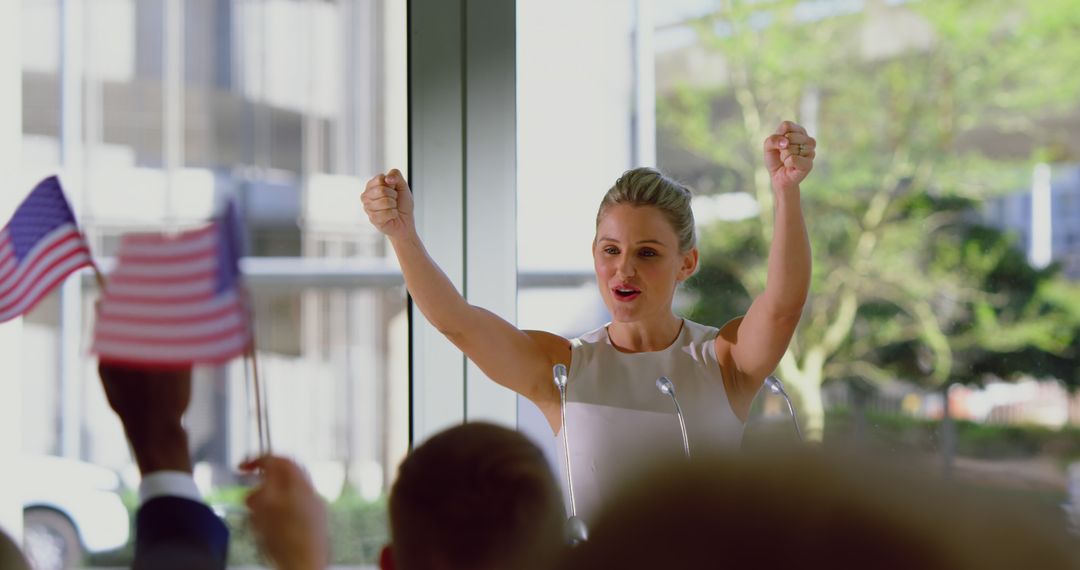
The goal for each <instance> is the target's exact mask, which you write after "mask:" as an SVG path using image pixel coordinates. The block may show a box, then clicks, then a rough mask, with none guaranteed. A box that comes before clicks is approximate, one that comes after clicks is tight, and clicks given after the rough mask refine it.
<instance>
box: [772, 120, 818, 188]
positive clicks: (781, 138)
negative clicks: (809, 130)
mask: <svg viewBox="0 0 1080 570" xmlns="http://www.w3.org/2000/svg"><path fill="white" fill-rule="evenodd" d="M816 148H817V141H816V140H814V137H811V136H810V135H808V134H806V129H804V128H803V127H802V126H800V125H797V124H795V123H793V122H791V121H784V122H782V123H780V126H779V127H777V128H776V133H775V134H772V135H769V136H768V137H767V138H766V139H765V168H766V169H767V170H768V171H769V178H771V179H772V187H773V190H774V191H776V192H782V191H788V190H797V189H798V188H799V183H800V182H802V181H803V179H804V178H806V176H807V175H808V174H810V171H811V170H813V168H814V157H815V156H817V152H816Z"/></svg>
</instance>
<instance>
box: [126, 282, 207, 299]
mask: <svg viewBox="0 0 1080 570" xmlns="http://www.w3.org/2000/svg"><path fill="white" fill-rule="evenodd" d="M214 284H215V282H214V279H213V278H210V279H206V278H203V279H199V280H197V281H180V282H179V283H168V284H166V283H160V284H157V285H154V284H146V285H144V284H140V283H131V282H124V281H121V282H119V283H115V282H114V283H110V284H109V295H111V296H113V297H114V298H120V299H124V298H128V299H130V298H132V297H142V298H147V299H169V300H173V299H180V298H185V297H210V296H212V295H213V294H214Z"/></svg>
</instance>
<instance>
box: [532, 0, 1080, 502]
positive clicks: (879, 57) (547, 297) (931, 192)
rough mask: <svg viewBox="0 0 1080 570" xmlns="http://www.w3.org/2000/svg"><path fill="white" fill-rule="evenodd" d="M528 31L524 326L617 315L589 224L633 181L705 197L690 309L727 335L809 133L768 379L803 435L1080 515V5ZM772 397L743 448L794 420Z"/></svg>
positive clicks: (932, 8)
mask: <svg viewBox="0 0 1080 570" xmlns="http://www.w3.org/2000/svg"><path fill="white" fill-rule="evenodd" d="M954 4H955V5H954ZM518 12H519V15H518V17H519V26H518V50H519V53H518V68H519V69H518V75H519V93H518V97H519V110H518V114H519V172H518V175H519V178H518V187H519V196H518V215H519V240H520V241H519V247H518V251H519V256H518V262H519V268H520V271H521V272H522V279H521V281H520V291H519V297H518V301H519V324H520V325H521V326H523V327H526V328H541V329H546V330H550V331H552V332H556V333H560V334H566V335H570V336H576V335H577V334H580V333H581V332H583V331H587V330H590V329H591V328H593V327H595V326H598V325H599V324H602V323H603V322H605V321H606V320H607V319H608V318H609V317H608V315H607V313H606V311H605V310H604V307H603V305H602V303H601V301H600V298H599V296H598V294H597V292H596V291H595V284H594V283H592V280H591V273H592V265H591V258H590V256H589V244H590V240H591V239H592V236H593V228H594V216H595V214H596V208H597V206H598V205H599V201H600V198H601V196H602V195H603V192H604V191H606V190H607V189H608V188H609V187H610V186H611V185H612V183H613V182H614V180H615V179H616V178H617V177H618V175H619V174H620V173H621V172H622V171H623V170H625V169H627V168H630V167H632V166H639V165H643V166H658V167H659V168H660V169H661V170H663V171H664V172H665V173H666V174H668V175H669V176H671V177H673V178H675V179H677V180H680V181H682V182H684V183H686V184H688V185H689V186H691V187H692V188H693V189H694V191H695V193H696V198H695V201H694V211H695V216H696V218H697V223H698V231H699V243H700V250H701V265H700V270H699V272H698V274H697V275H696V276H695V277H694V278H693V279H692V280H691V281H690V282H688V283H687V284H686V285H685V286H684V287H683V288H682V290H681V292H680V293H679V294H678V295H677V298H676V310H677V311H679V312H681V313H682V314H684V315H686V316H688V317H690V318H692V319H694V320H698V321H701V322H704V323H705V324H709V325H713V326H719V325H721V324H723V323H724V322H726V321H727V320H728V319H730V318H732V317H735V316H737V315H740V314H742V313H743V312H745V310H746V309H747V307H748V305H749V302H750V300H751V299H752V298H753V297H754V296H755V295H757V294H759V293H760V292H761V290H762V287H763V285H764V276H765V259H766V253H767V251H768V249H767V244H768V236H769V234H770V232H771V227H772V207H771V204H772V196H771V191H770V188H769V186H768V180H767V178H763V177H762V176H761V175H760V173H761V171H762V169H763V165H762V159H761V144H762V141H763V140H764V138H765V137H766V136H767V135H768V134H770V133H771V132H772V130H773V129H774V128H776V126H777V125H778V124H779V123H780V121H781V120H784V119H793V120H795V121H797V122H799V123H801V124H803V125H805V126H806V127H807V128H808V129H809V131H810V133H811V134H812V135H813V136H815V137H817V139H818V141H819V151H818V158H817V162H816V167H815V171H814V172H813V173H812V174H811V175H810V178H809V179H808V181H807V182H806V183H805V184H804V186H803V188H802V204H803V207H804V210H805V212H806V217H807V223H808V226H809V229H810V235H811V239H812V243H813V250H814V279H813V284H812V287H811V298H810V301H809V304H808V305H807V308H806V312H805V314H804V316H803V319H802V322H801V324H800V327H799V330H798V331H797V333H796V336H795V339H794V341H793V343H792V345H791V349H790V350H789V352H788V355H787V357H785V359H784V361H783V362H782V363H781V365H780V366H779V368H778V369H777V372H776V374H777V376H778V377H780V378H781V380H782V381H783V382H784V383H786V385H787V387H788V391H789V392H791V394H792V396H793V399H794V400H795V404H796V408H797V410H798V411H799V416H800V417H799V419H800V422H801V425H802V427H803V431H805V432H807V435H808V436H809V437H811V438H814V439H817V440H822V441H823V442H824V444H825V445H826V446H836V447H851V448H856V449H861V450H867V451H870V450H873V451H876V452H880V453H885V454H889V455H894V456H904V457H907V456H910V457H917V458H920V459H924V460H926V461H927V462H929V464H935V463H937V464H940V465H943V467H942V469H941V472H942V473H943V475H944V476H949V477H954V478H957V479H960V480H963V481H978V482H979V483H980V484H984V485H986V486H989V487H990V488H992V489H994V490H995V491H996V492H1000V493H1006V494H1009V493H1018V494H1024V493H1027V494H1026V495H1025V497H1026V498H1029V499H1033V500H1034V502H1036V503H1038V504H1041V505H1044V506H1047V507H1049V509H1051V510H1053V514H1054V516H1058V513H1057V511H1056V509H1057V506H1058V505H1059V504H1061V503H1065V504H1067V505H1073V507H1070V508H1075V506H1076V505H1080V497H1077V496H1075V489H1076V488H1077V480H1076V474H1077V473H1078V472H1080V471H1078V468H1077V467H1076V465H1075V464H1072V463H1070V462H1071V461H1072V460H1073V459H1074V457H1075V455H1076V453H1077V450H1078V449H1080V447H1077V443H1076V441H1077V439H1076V437H1077V433H1080V432H1077V431H1076V427H1075V424H1076V422H1077V421H1078V418H1077V416H1076V410H1077V409H1078V408H1077V401H1078V400H1077V397H1076V396H1075V395H1074V394H1073V388H1074V387H1075V386H1076V384H1077V382H1078V381H1080V377H1078V376H1077V372H1076V371H1077V370H1078V369H1080V360H1078V358H1080V354H1078V353H1077V351H1076V346H1078V340H1080V336H1078V335H1080V319H1078V317H1077V312H1076V306H1077V304H1078V302H1080V285H1078V284H1077V283H1076V281H1075V279H1076V277H1077V272H1076V267H1077V262H1076V260H1077V259H1078V258H1080V255H1078V252H1080V250H1077V244H1078V243H1080V239H1073V237H1074V236H1073V234H1074V233H1076V232H1075V229H1074V228H1075V227H1076V226H1077V223H1080V220H1078V219H1077V218H1076V214H1075V210H1076V208H1075V207H1074V205H1075V204H1076V203H1078V201H1077V200H1076V199H1075V197H1076V195H1077V192H1078V191H1080V190H1078V188H1080V185H1078V181H1080V177H1078V175H1077V172H1078V167H1077V164H1078V162H1080V156H1078V155H1077V154H1076V152H1075V150H1074V147H1075V146H1076V145H1075V144H1071V143H1069V142H1068V141H1075V139H1076V136H1075V133H1074V131H1075V122H1076V120H1077V110H1076V105H1075V101H1076V100H1077V97H1078V95H1080V85H1078V84H1077V83H1076V82H1075V81H1072V80H1068V79H1066V78H1068V77H1072V76H1073V75H1074V74H1071V73H1070V71H1069V70H1070V68H1071V67H1072V66H1075V65H1076V64H1077V63H1078V61H1077V57H1078V56H1077V52H1076V50H1075V45H1073V43H1075V42H1073V41H1072V40H1070V39H1069V38H1070V37H1071V36H1070V33H1071V32H1069V31H1067V30H1073V31H1075V26H1076V25H1077V22H1078V21H1080V10H1077V8H1076V7H1075V6H1072V5H1069V4H1067V3H1065V4H1062V3H1056V4H1050V3H1045V4H1039V5H1031V6H1025V7H1024V8H1016V7H1015V6H1014V5H1007V3H995V2H989V3H984V4H982V5H980V8H979V10H977V11H976V12H972V11H971V10H970V9H967V5H962V3H953V2H939V1H934V2H884V3H882V2H876V3H874V2H867V3H863V2H777V3H762V2H716V1H712V0H700V1H696V0H688V1H680V2H650V1H647V0H642V1H638V2H617V1H612V2H594V3H590V4H589V5H588V7H582V6H581V5H579V3H573V2H545V3H542V4H538V3H531V2H519V3H518ZM555 35H557V36H558V37H559V38H560V41H557V42H552V41H550V38H551V37H553V36H555ZM1069 125H1073V127H1070V126H1069ZM539 275H545V276H546V279H545V280H544V281H542V283H543V284H544V287H542V288H538V287H535V286H532V285H535V284H536V283H540V282H539V281H536V280H535V279H536V277H537V276H539ZM530 276H531V278H532V279H530ZM583 282H587V284H585V285H582V283H583ZM760 400H761V402H760V405H756V406H755V408H754V412H753V414H754V416H753V419H752V424H753V428H754V429H751V430H749V433H754V434H761V433H769V432H770V430H771V429H772V427H777V429H782V426H784V425H789V418H786V417H785V415H786V408H785V407H784V406H781V405H780V404H779V402H777V401H775V400H773V399H771V398H768V397H764V396H762V397H761V398H760ZM774 420H775V421H774ZM785 437H786V435H785ZM755 441H760V442H763V443H762V444H763V445H768V441H769V440H768V438H766V439H763V440H755ZM1069 489H1072V490H1073V493H1074V494H1073V495H1070V494H1069ZM1022 490H1024V491H1022ZM1029 491H1030V492H1029ZM1070 512H1074V511H1070Z"/></svg>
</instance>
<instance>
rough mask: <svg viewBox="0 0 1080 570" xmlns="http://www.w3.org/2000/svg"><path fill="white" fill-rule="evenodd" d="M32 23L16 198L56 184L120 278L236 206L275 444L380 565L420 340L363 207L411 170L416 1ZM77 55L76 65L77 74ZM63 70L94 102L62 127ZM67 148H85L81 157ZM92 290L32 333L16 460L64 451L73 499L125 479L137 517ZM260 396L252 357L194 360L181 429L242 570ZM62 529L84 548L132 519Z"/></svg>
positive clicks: (26, 345)
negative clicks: (169, 235) (155, 239)
mask: <svg viewBox="0 0 1080 570" xmlns="http://www.w3.org/2000/svg"><path fill="white" fill-rule="evenodd" d="M75 4H77V5H78V9H77V10H75V9H72V8H71V6H72V5H75ZM65 5H66V6H68V9H69V10H71V11H70V12H68V13H67V14H66V17H67V18H69V19H70V29H73V30H75V32H74V33H73V35H70V36H69V35H64V34H62V33H61V32H60V25H61V21H62V20H63V17H64V14H62V12H61V10H62V9H63V7H64V6H65ZM20 18H21V19H22V20H23V24H24V25H23V29H24V30H26V32H25V33H24V35H23V44H22V45H23V51H22V53H23V57H22V86H23V87H22V89H23V110H22V116H23V128H22V149H23V156H24V158H25V160H24V161H23V162H22V171H21V172H20V173H19V176H20V180H21V184H20V186H19V189H18V191H19V192H28V191H29V190H30V188H32V186H33V184H34V183H36V182H37V181H38V180H40V179H41V178H43V177H44V176H47V175H50V174H53V173H58V172H59V173H61V174H62V179H63V182H64V185H65V190H66V192H67V193H68V195H69V197H70V199H71V200H72V202H73V204H74V205H75V207H76V208H77V210H78V215H79V218H80V220H81V222H82V226H83V227H82V229H83V230H84V232H85V233H86V235H87V237H88V238H89V240H90V245H91V248H92V250H93V253H94V256H95V258H96V259H98V260H99V262H100V263H101V264H102V266H103V267H105V268H108V267H109V265H110V262H111V259H112V256H114V255H115V254H116V248H117V244H118V241H119V238H120V236H122V235H123V234H125V233H128V232H132V231H177V230H182V229H186V228H190V227H195V226H197V225H200V224H202V223H205V221H206V220H207V219H208V218H209V217H210V216H212V215H214V213H215V212H218V211H220V209H221V207H222V206H223V204H224V203H225V201H226V200H233V201H234V202H235V203H236V204H237V206H238V208H239V210H240V211H241V213H242V216H243V219H244V232H245V238H246V242H247V246H248V247H247V249H248V256H249V257H248V258H247V259H245V260H244V262H243V269H244V270H245V272H246V274H247V282H248V286H249V289H250V293H251V298H252V305H253V308H254V319H255V331H256V339H257V349H258V359H259V363H258V364H259V372H260V378H261V380H262V382H263V384H264V386H265V392H266V396H267V400H268V417H269V425H270V434H271V438H272V442H273V450H274V452H276V453H278V454H281V455H286V456H290V457H293V458H295V459H297V460H298V461H299V462H300V463H301V464H303V465H304V466H305V467H306V468H307V469H308V470H309V472H310V473H311V475H312V478H313V480H314V482H315V485H316V487H317V489H318V491H319V492H320V493H321V494H323V495H324V496H325V497H326V498H327V499H328V500H329V501H330V502H331V507H330V511H331V517H332V519H331V520H332V524H333V526H334V528H333V529H332V534H333V535H334V536H333V540H334V547H333V553H334V562H335V564H343V565H347V566H356V565H362V564H373V563H374V562H375V561H376V559H377V555H378V550H379V548H381V546H382V544H383V543H384V542H385V540H386V538H387V531H386V527H385V520H386V516H385V494H386V492H387V491H388V489H389V486H390V484H391V483H392V481H393V478H394V475H395V472H396V469H397V465H398V463H399V462H400V460H401V458H402V457H403V456H404V454H405V452H406V450H407V447H408V437H409V431H408V429H409V421H408V409H409V408H408V405H409V403H408V345H407V342H408V332H407V317H406V312H405V308H406V307H405V291H404V288H403V286H402V285H401V284H400V279H394V278H393V277H391V278H389V279H387V278H384V277H379V278H375V277H374V276H385V275H387V274H389V275H391V276H392V275H393V274H394V272H393V271H392V270H391V271H389V272H388V271H387V269H390V266H388V263H389V262H388V259H387V248H386V247H385V244H384V240H383V239H382V238H381V236H380V235H378V234H377V233H376V232H375V230H374V229H372V228H371V226H370V224H368V223H366V218H365V216H364V214H363V211H362V209H361V205H360V201H359V194H360V190H361V189H362V187H363V184H364V182H365V181H366V179H367V178H368V177H369V176H370V175H371V173H372V172H375V171H378V170H380V169H382V168H384V166H385V164H404V162H405V157H406V153H407V149H406V141H405V140H404V136H403V135H402V134H401V133H405V132H406V116H405V106H404V101H405V99H406V86H405V75H404V74H403V73H402V72H400V71H399V70H403V69H405V61H406V60H405V58H406V54H405V25H406V22H405V9H404V4H403V3H399V2H390V1H381V0H380V1H376V2H362V3H361V2H348V1H320V2H304V1H296V0H266V1H263V0H190V1H189V0H180V1H177V0H101V1H95V2H82V3H70V2H69V3H61V2H56V1H51V2H50V1H46V2H40V1H37V0H23V1H22V10H21V13H20ZM65 41H67V42H75V43H76V45H78V46H80V47H81V48H82V49H80V50H79V51H78V53H77V55H78V56H79V57H77V58H72V57H68V59H66V60H65V59H64V57H63V56H62V54H63V53H64V42H65ZM69 49H70V47H69ZM63 65H69V66H72V67H70V69H71V72H72V73H73V77H75V78H76V79H77V81H76V82H75V83H74V85H76V86H77V87H76V88H77V89H78V90H77V91H76V92H69V93H67V95H70V96H72V97H74V100H75V101H76V103H77V104H76V105H75V106H74V108H76V109H79V115H78V116H75V117H72V118H71V120H72V121H73V123H71V125H75V126H74V127H73V128H72V127H70V125H69V126H68V127H66V128H70V129H72V130H67V131H64V130H62V129H61V120H62V116H61V99H62V97H61V95H62V91H61V87H62V83H63V82H62V81H61V79H62V71H63V68H62V66H63ZM63 85H68V84H67V83H63ZM373 85H380V86H382V87H381V88H378V89H372V88H371V86H373ZM61 132H65V133H73V134H65V136H69V138H70V137H74V139H70V140H62V138H61ZM65 153H76V154H70V155H68V157H67V159H68V163H67V164H65V163H64V160H63V159H64V156H63V155H64V154H65ZM72 157H74V158H72ZM7 191H8V192H15V191H16V189H15V188H9V189H8V190H7ZM72 279H76V278H75V277H73V278H72ZM98 295H99V292H98V291H97V288H96V286H95V285H94V284H93V279H92V277H90V276H89V275H84V276H83V294H82V295H81V297H79V298H75V299H73V300H72V301H71V302H74V303H77V304H79V305H81V309H80V311H78V313H77V314H78V315H81V319H79V322H76V321H70V320H65V318H64V317H62V311H61V294H60V292H59V291H58V292H55V293H53V294H52V295H51V296H49V297H48V298H47V299H46V300H45V301H43V302H42V303H41V304H40V305H39V306H38V307H37V308H35V309H34V310H33V311H32V312H31V313H30V314H29V315H28V316H27V317H26V318H25V319H24V320H23V324H22V332H21V335H20V336H21V346H22V349H23V352H24V354H26V355H28V358H26V359H25V360H24V362H23V376H24V377H25V378H28V379H34V381H32V382H31V381H28V382H25V383H23V385H22V387H21V399H22V402H23V409H24V410H25V411H24V413H23V420H22V436H21V445H22V449H23V451H24V452H25V454H26V456H27V457H45V456H60V455H63V456H65V460H66V461H67V463H63V464H60V463H54V464H53V465H52V466H51V467H50V466H45V467H42V469H54V470H55V469H59V470H60V471H58V472H57V474H56V475H55V477H56V480H57V481H64V482H67V483H70V484H71V485H72V486H77V485H78V483H79V482H78V481H76V480H75V479H73V478H72V477H73V476H72V475H71V473H72V472H73V471H72V470H73V469H77V468H79V466H80V465H85V464H90V465H93V466H96V467H101V468H103V469H104V470H105V471H104V473H114V474H116V475H118V476H119V480H118V485H115V486H110V487H109V488H108V489H106V490H105V491H106V492H107V493H108V494H109V495H110V497H111V498H110V499H108V500H110V501H112V500H117V501H120V500H122V501H123V504H124V505H126V507H127V509H128V510H131V509H133V508H134V507H135V506H136V501H135V496H134V489H135V488H136V486H137V483H138V472H137V469H136V468H135V466H134V465H133V463H132V458H131V456H130V452H129V451H128V447H127V444H126V442H125V439H124V435H123V433H122V430H121V428H120V424H119V422H118V421H117V419H116V416H115V415H114V414H113V413H112V411H111V410H110V409H109V407H108V404H107V402H106V400H105V398H104V394H103V392H102V390H101V387H100V382H99V380H98V377H97V371H96V362H95V361H94V360H93V358H92V357H91V356H88V355H87V354H86V353H87V350H88V347H89V337H90V331H91V330H92V326H93V318H94V310H93V307H94V303H95V301H96V300H97V298H98ZM76 297H78V296H77V295H76ZM72 322H74V323H75V324H71V323H72ZM65 327H69V328H70V327H75V328H76V329H77V331H76V334H74V335H71V334H68V335H65V334H64V330H65ZM72 342H74V343H75V346H74V350H70V347H69V350H67V351H65V346H67V344H65V343H72ZM63 354H76V355H78V359H77V361H75V362H67V361H64V357H63V356H62V355H63ZM64 366H67V367H68V368H69V369H70V370H72V371H71V372H69V373H68V376H69V377H68V378H62V370H63V369H64ZM73 391H75V392H73ZM72 394H77V395H76V396H75V397H74V404H72V403H71V400H72V396H71V395H72ZM252 400H253V394H252V389H251V380H250V379H249V375H248V374H247V373H246V372H245V367H244V362H243V361H242V360H241V359H236V360H234V361H233V362H231V363H229V364H228V365H225V366H221V367H201V368H198V369H196V373H195V381H194V394H193V401H192V404H191V407H190V408H189V412H188V415H187V420H186V421H187V426H188V428H189V433H190V444H191V450H192V454H193V458H194V460H195V462H196V463H197V466H196V473H195V474H196V482H197V483H198V485H199V487H200V490H201V491H202V492H203V493H204V494H205V496H206V497H207V498H208V500H209V501H210V503H211V504H212V505H213V506H214V507H215V508H218V509H219V510H220V512H223V513H225V514H226V516H227V518H228V520H229V522H230V523H231V524H233V525H234V526H233V543H232V547H231V551H230V560H231V562H232V563H233V564H237V565H244V566H246V565H251V564H256V563H259V561H258V560H257V558H256V557H255V552H254V547H253V544H252V543H251V536H250V533H249V532H248V530H247V528H246V526H245V525H244V524H243V516H242V508H243V504H242V499H243V494H242V492H241V490H242V486H241V484H242V483H244V481H242V480H241V479H240V478H238V476H237V475H236V473H235V466H236V465H237V464H238V463H239V462H240V461H241V460H242V459H244V458H247V457H251V456H253V455H255V454H256V453H257V452H258V449H257V444H258V442H257V432H256V425H255V421H254V415H253V403H252ZM65 402H67V403H65ZM71 434H75V436H74V437H72V436H71ZM61 490H62V489H59V488H56V489H46V490H45V492H52V493H53V494H56V493H59V492H60V491H61ZM85 491H86V492H87V493H91V492H98V490H95V489H86V490H85ZM117 504H120V503H119V502H118V503H117ZM131 512H132V513H133V512H134V511H133V510H131ZM68 514H69V516H71V517H72V522H73V523H74V525H75V526H76V531H77V532H79V533H85V530H84V529H85V528H87V527H90V526H93V525H110V524H112V525H114V526H116V525H122V526H124V529H126V525H127V524H128V520H127V518H126V517H119V518H117V517H113V518H112V519H108V520H107V517H105V515H101V516H97V515H95V514H93V513H91V514H90V515H88V516H85V517H84V516H81V515H76V514H72V513H68ZM121 514H123V513H121ZM118 516H119V515H118ZM95 517H97V518H95ZM28 520H30V521H31V522H33V520H32V517H31V518H29V519H28ZM117 521H119V522H117ZM28 528H29V527H28ZM121 534H124V535H126V533H119V532H118V533H116V534H115V536H118V537H119V536H120V535H121ZM119 540H120V542H119V543H116V544H112V543H110V542H109V541H108V540H104V541H99V543H93V544H92V543H90V542H86V543H85V544H84V545H83V552H82V554H85V560H86V562H87V563H88V564H89V565H91V566H125V565H127V564H128V561H129V558H130V554H131V546H130V544H125V543H124V542H123V539H122V538H120V539H119ZM84 542H85V541H84ZM91 542H93V541H91Z"/></svg>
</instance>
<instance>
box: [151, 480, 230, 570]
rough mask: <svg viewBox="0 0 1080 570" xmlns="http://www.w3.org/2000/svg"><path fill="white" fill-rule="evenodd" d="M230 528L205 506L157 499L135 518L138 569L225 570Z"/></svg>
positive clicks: (199, 503) (177, 498) (170, 499)
mask: <svg viewBox="0 0 1080 570" xmlns="http://www.w3.org/2000/svg"><path fill="white" fill-rule="evenodd" d="M228 551H229V529H228V528H227V527H226V526H225V523H224V522H222V520H221V519H220V518H218V516H217V515H215V514H214V511H212V510H210V507H208V506H206V504H204V503H201V502H197V501H192V500H190V499H184V498H181V497H168V496H164V497H156V498H153V499H150V500H149V501H146V502H145V503H143V505H142V506H141V507H139V512H138V514H136V517H135V561H134V563H133V564H132V568H133V569H135V570H151V569H153V570H172V569H176V570H180V569H184V570H211V569H213V570H223V569H224V568H225V563H226V559H227V557H228Z"/></svg>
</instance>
